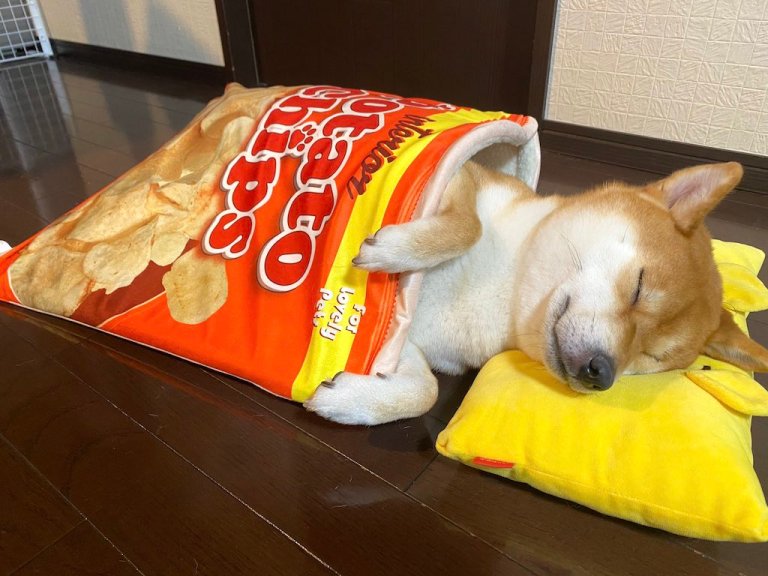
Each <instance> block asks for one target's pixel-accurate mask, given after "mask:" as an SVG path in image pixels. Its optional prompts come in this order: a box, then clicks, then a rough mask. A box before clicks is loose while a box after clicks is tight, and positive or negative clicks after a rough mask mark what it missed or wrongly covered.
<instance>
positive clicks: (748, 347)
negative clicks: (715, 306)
mask: <svg viewBox="0 0 768 576" xmlns="http://www.w3.org/2000/svg"><path fill="white" fill-rule="evenodd" d="M704 354H706V355H707V356H711V357H712V358H717V359H718V360H724V361H726V362H730V363H731V364H735V365H736V366H738V367H739V368H742V369H744V370H749V371H754V372H768V350H766V349H765V348H763V347H762V346H760V344H758V343H757V342H755V341H754V340H752V339H751V338H750V337H749V336H747V335H746V334H744V332H742V331H741V330H740V329H739V327H738V326H736V323H735V322H734V321H733V318H732V317H731V314H730V312H728V311H727V310H723V311H722V312H721V314H720V326H718V328H717V330H715V333H714V334H712V336H710V337H709V340H707V343H706V344H705V346H704Z"/></svg>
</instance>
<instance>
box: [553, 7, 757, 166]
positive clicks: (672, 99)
mask: <svg viewBox="0 0 768 576" xmlns="http://www.w3.org/2000/svg"><path fill="white" fill-rule="evenodd" d="M767 90H768V0H560V1H559V6H558V23H557V30H556V36H555V46H554V57H553V67H552V71H551V74H550V85H549V95H548V103H547V112H546V117H547V118H548V119H551V120H559V121H562V122H569V123H573V124H581V125H585V126H592V127H597V128H604V129H607V130H615V131H621V132H629V133H633V134H640V135H645V136H653V137H657V138H666V139H670V140H678V141H684V142H688V143H691V144H703V145H706V146H714V147H718V148H726V149H731V150H737V151H742V152H751V153H754V154H762V155H766V154H768V98H767V97H766V91H767Z"/></svg>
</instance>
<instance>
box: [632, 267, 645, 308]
mask: <svg viewBox="0 0 768 576" xmlns="http://www.w3.org/2000/svg"><path fill="white" fill-rule="evenodd" d="M644 273H645V268H641V269H640V274H639V275H638V277H637V288H635V295H634V297H633V298H632V306H634V305H635V304H637V303H638V301H639V300H640V293H641V292H642V290H643V274H644Z"/></svg>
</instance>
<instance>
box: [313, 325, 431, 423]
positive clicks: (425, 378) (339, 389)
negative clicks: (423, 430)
mask: <svg viewBox="0 0 768 576" xmlns="http://www.w3.org/2000/svg"><path fill="white" fill-rule="evenodd" d="M436 400H437V378H436V377H435V375H434V374H432V371H431V370H430V369H429V365H428V364H427V361H426V359H425V358H424V354H423V353H422V351H421V350H420V349H419V348H418V347H417V346H416V345H415V344H413V343H412V342H411V341H410V340H408V341H406V344H405V346H404V347H403V351H402V352H401V354H400V359H399V361H398V364H397V369H396V370H395V372H393V373H391V374H377V375H371V376H362V375H359V374H351V373H349V372H341V373H340V374H337V375H336V376H335V377H334V378H333V380H330V381H327V382H323V384H321V385H320V386H319V387H318V388H317V390H316V391H315V394H314V395H313V396H312V397H311V398H310V399H309V400H307V401H306V402H305V403H304V407H305V408H306V409H307V410H309V411H311V412H316V413H317V414H319V415H320V416H323V417H324V418H327V419H328V420H333V421H334V422H339V423H341V424H367V425H374V424H383V423H384V422H392V421H393V420H401V419H403V418H413V417H416V416H421V415H422V414H424V413H426V412H427V411H428V410H429V409H430V408H432V406H433V405H434V403H435V401H436Z"/></svg>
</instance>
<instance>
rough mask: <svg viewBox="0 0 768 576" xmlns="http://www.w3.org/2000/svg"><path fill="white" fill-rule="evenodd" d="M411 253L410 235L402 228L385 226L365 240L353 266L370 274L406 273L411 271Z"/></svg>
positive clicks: (353, 260) (354, 259)
mask: <svg viewBox="0 0 768 576" xmlns="http://www.w3.org/2000/svg"><path fill="white" fill-rule="evenodd" d="M411 252H412V249H411V246H410V242H409V237H408V234H407V232H405V231H404V230H403V229H402V226H385V227H384V228H382V229H381V230H379V231H378V232H376V234H374V235H373V236H369V237H368V238H366V239H365V240H363V243H362V245H361V246H360V253H359V254H358V255H357V256H355V257H354V258H353V259H352V264H353V265H354V266H356V267H357V268H362V269H364V270H368V271H370V272H390V273H396V272H405V271H407V270H410V269H411V267H410V262H411V259H412V258H411Z"/></svg>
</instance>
